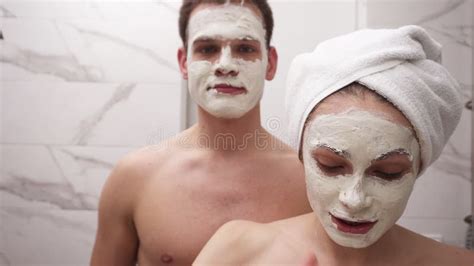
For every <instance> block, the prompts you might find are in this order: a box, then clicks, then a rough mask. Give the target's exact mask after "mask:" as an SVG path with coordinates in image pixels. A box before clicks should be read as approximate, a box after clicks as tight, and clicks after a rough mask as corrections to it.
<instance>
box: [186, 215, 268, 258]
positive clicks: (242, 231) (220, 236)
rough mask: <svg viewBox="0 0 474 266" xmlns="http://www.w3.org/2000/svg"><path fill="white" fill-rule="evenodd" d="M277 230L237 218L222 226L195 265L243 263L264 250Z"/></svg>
mask: <svg viewBox="0 0 474 266" xmlns="http://www.w3.org/2000/svg"><path fill="white" fill-rule="evenodd" d="M276 235H277V231H275V230H273V229H272V227H270V226H268V225H267V224H260V223H256V222H251V221H244V220H235V221H231V222H228V223H226V224H224V225H223V226H221V227H220V228H219V229H218V230H217V231H216V233H215V234H214V235H213V236H212V238H211V239H210V240H209V241H208V242H207V244H206V245H205V246H204V248H203V249H202V251H201V253H199V256H198V257H197V258H196V260H195V261H194V263H193V265H209V264H226V265H241V264H245V263H246V262H248V261H250V260H251V259H252V258H254V257H256V256H258V254H260V253H262V252H264V251H265V250H266V248H268V246H269V245H270V244H271V242H272V239H274V238H275V237H276Z"/></svg>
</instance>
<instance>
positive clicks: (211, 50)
mask: <svg viewBox="0 0 474 266" xmlns="http://www.w3.org/2000/svg"><path fill="white" fill-rule="evenodd" d="M218 51H219V48H218V47H217V46H204V47H198V49H197V52H198V53H200V54H213V53H216V52H218Z"/></svg>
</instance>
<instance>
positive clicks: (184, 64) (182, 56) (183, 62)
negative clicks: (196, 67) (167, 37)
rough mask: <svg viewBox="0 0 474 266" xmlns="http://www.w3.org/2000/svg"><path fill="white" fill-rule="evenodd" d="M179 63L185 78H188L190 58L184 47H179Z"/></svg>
mask: <svg viewBox="0 0 474 266" xmlns="http://www.w3.org/2000/svg"><path fill="white" fill-rule="evenodd" d="M178 64H179V71H180V72H181V75H182V77H183V79H188V58H187V54H186V49H184V47H181V48H179V49H178Z"/></svg>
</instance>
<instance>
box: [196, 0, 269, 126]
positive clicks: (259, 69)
mask: <svg viewBox="0 0 474 266" xmlns="http://www.w3.org/2000/svg"><path fill="white" fill-rule="evenodd" d="M197 39H211V40H212V39H218V40H223V41H232V40H249V39H250V40H255V41H258V42H259V43H260V50H261V55H262V56H261V58H259V59H256V60H254V61H248V60H244V59H242V58H236V57H235V56H233V55H232V51H231V47H230V46H229V45H227V46H224V47H223V49H222V50H221V52H220V57H219V59H218V60H216V61H215V62H210V61H207V60H196V61H194V60H193V59H192V45H193V43H194V41H195V40H197ZM187 58H188V78H189V83H188V89H189V92H190V95H191V98H192V99H193V100H194V101H195V102H196V103H197V104H198V105H199V106H201V107H202V108H203V109H204V110H206V111H207V112H208V113H210V114H212V115H214V116H216V117H220V118H239V117H241V116H243V115H244V114H246V113H247V112H248V111H250V110H251V109H252V108H253V107H255V106H256V105H257V103H258V102H259V101H260V99H261V97H262V95H263V87H264V84H265V75H266V70H267V65H268V55H267V49H266V46H265V29H264V27H263V24H262V21H261V19H260V18H259V17H257V15H255V14H254V13H253V12H252V11H251V10H250V9H249V8H248V7H245V6H239V5H235V4H224V5H219V6H213V7H210V8H205V9H202V10H199V11H197V12H196V13H195V14H193V15H192V16H191V19H190V21H189V48H188V53H187ZM217 70H220V71H221V72H224V73H228V72H231V71H233V72H234V73H236V75H224V76H220V77H218V76H216V71H217ZM221 84H225V85H230V86H232V87H238V88H245V93H241V94H230V93H219V92H218V91H217V90H216V89H215V88H214V87H215V86H216V85H221Z"/></svg>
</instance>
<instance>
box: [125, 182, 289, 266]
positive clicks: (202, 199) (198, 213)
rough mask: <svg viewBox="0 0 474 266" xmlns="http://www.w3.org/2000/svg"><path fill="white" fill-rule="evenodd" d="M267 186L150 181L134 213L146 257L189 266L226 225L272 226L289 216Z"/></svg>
mask: <svg viewBox="0 0 474 266" xmlns="http://www.w3.org/2000/svg"><path fill="white" fill-rule="evenodd" d="M178 181H180V182H178ZM266 188H267V189H268V190H265V186H261V185H256V186H254V187H251V186H248V185H238V184H232V183H227V182H218V181H216V182H207V183H206V182H204V181H198V180H196V179H194V180H190V178H181V179H179V178H174V179H171V178H170V179H168V181H167V182H164V181H162V182H150V183H149V184H148V185H147V186H146V187H145V189H144V192H143V194H142V195H141V196H140V200H139V201H138V204H137V206H136V208H135V215H134V222H135V227H136V229H137V234H138V236H139V240H140V252H141V254H142V256H146V257H147V260H149V261H153V263H154V265H190V262H192V261H193V260H194V258H195V257H196V256H197V255H198V254H199V252H200V250H201V249H202V247H203V246H204V245H205V243H206V242H207V241H208V240H209V239H210V237H211V236H212V235H213V234H214V233H215V231H216V230H217V229H218V228H219V227H220V226H221V225H223V224H224V223H226V222H228V221H231V220H235V219H246V220H252V221H258V222H269V221H274V220H277V219H281V218H285V217H288V216H289V215H288V211H287V210H285V207H284V206H282V205H284V204H283V203H284V202H283V200H279V196H278V195H275V194H274V193H273V191H272V190H271V186H267V187H266Z"/></svg>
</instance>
